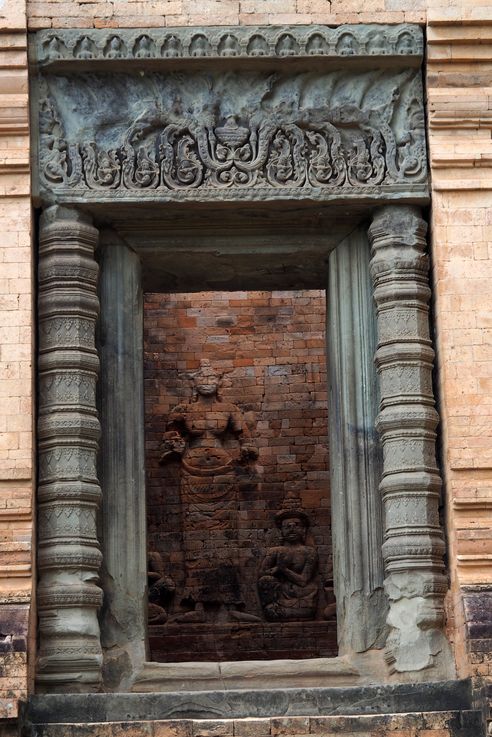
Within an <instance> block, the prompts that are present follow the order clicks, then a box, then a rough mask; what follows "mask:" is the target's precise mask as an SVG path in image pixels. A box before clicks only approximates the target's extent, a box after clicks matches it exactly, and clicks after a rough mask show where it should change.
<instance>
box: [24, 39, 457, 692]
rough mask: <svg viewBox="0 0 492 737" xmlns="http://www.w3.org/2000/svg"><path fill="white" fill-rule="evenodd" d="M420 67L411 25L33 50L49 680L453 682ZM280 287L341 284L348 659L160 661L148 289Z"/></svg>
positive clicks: (336, 525)
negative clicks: (148, 453)
mask: <svg viewBox="0 0 492 737" xmlns="http://www.w3.org/2000/svg"><path fill="white" fill-rule="evenodd" d="M422 53H423V39H422V33H421V30H420V29H419V28H417V27H415V26H408V25H403V26H391V27H390V26H354V27H341V28H336V29H334V28H328V27H317V28H312V27H309V28H303V27H298V28H293V29H285V28H283V29H273V28H270V29H261V28H256V29H254V28H249V27H248V28H243V29H239V30H238V29H229V30H227V29H225V28H217V29H206V30H203V29H202V30H201V31H198V30H197V29H181V30H179V29H177V30H176V32H173V33H172V34H171V35H169V33H168V32H167V31H164V30H162V31H161V30H158V31H157V30H155V31H154V30H150V29H149V30H147V31H144V30H142V29H139V30H128V31H124V32H122V33H121V34H120V33H119V32H118V33H115V32H113V31H106V30H103V29H101V30H95V31H93V30H90V31H89V30H87V31H86V30H84V31H75V30H74V31H67V33H66V34H65V33H64V32H58V31H57V33H56V35H54V34H53V33H52V32H50V31H46V32H42V33H40V34H37V35H36V38H35V41H34V44H33V53H32V58H33V60H34V62H35V63H36V64H37V65H38V71H39V75H38V77H37V78H35V81H34V82H33V91H32V97H31V99H32V105H33V115H34V119H35V120H36V121H37V123H38V128H39V140H38V142H37V143H38V151H37V153H38V157H37V161H36V171H35V175H34V183H35V186H34V189H35V191H36V192H37V197H38V199H37V204H39V206H40V207H42V208H44V210H45V211H44V213H43V215H42V219H41V226H40V255H39V262H40V263H39V324H40V328H39V395H40V411H39V428H38V437H39V459H40V460H39V490H38V504H39V515H38V526H39V535H38V540H39V543H38V547H39V555H38V566H39V577H40V580H39V586H38V600H37V603H38V612H39V629H40V647H39V653H38V663H37V679H38V687H39V688H40V689H44V690H55V691H56V690H67V691H70V690H91V689H92V690H97V689H100V688H101V687H103V688H105V689H107V690H129V689H134V690H136V691H139V690H157V691H158V690H172V689H173V688H176V687H177V688H182V687H183V684H184V683H185V684H186V687H187V688H192V689H200V688H204V687H209V688H210V687H212V688H214V687H215V688H223V687H224V684H226V685H227V686H228V687H241V685H244V679H245V678H246V677H247V678H248V683H249V684H250V685H258V686H261V687H262V688H264V687H269V686H270V685H271V679H272V678H273V677H275V679H276V681H275V683H276V685H277V686H279V687H281V686H284V685H291V684H292V683H293V682H295V684H296V685H299V684H300V683H301V682H302V683H303V684H307V685H322V684H323V683H326V681H327V680H328V681H329V682H330V683H332V684H333V683H338V684H340V683H341V684H348V683H362V682H367V681H368V680H370V681H371V682H374V681H395V680H396V681H398V680H400V681H405V680H407V681H408V680H410V681H416V680H428V678H429V672H432V674H433V677H434V678H439V677H442V676H443V675H445V674H448V673H449V672H451V671H452V665H451V660H450V653H449V648H448V643H447V641H446V638H445V635H444V632H443V621H444V608H443V600H444V596H445V593H446V591H447V580H446V577H445V573H444V564H443V552H444V543H443V536H442V531H441V528H440V522H439V503H440V484H441V482H440V477H439V472H438V469H437V466H436V459H435V438H436V435H435V429H436V426H437V421H438V418H437V414H436V411H435V408H434V400H433V389H432V366H433V355H434V354H433V350H432V345H431V341H430V337H429V324H428V303H429V299H430V289H429V284H428V266H429V265H428V258H427V255H426V253H425V251H426V224H425V220H424V219H423V216H422V215H423V213H422V210H421V208H422V206H425V205H426V204H427V203H428V201H429V200H428V197H429V192H428V182H427V165H426V155H425V126H424V114H423V98H422V79H421V72H420V69H419V66H420V63H421V60H422ZM96 246H97V248H96ZM272 289H275V290H291V289H295V290H299V289H318V290H319V289H321V290H326V292H327V295H328V310H327V325H326V335H327V344H328V346H329V353H330V361H329V362H328V369H329V381H328V384H329V414H330V421H329V444H330V452H331V456H332V459H333V458H335V459H336V463H334V462H332V463H331V464H330V476H331V506H332V522H333V530H332V533H333V535H332V537H333V574H334V589H335V593H336V600H337V637H338V646H339V655H338V657H335V658H326V657H318V658H307V659H304V660H294V661H292V659H290V660H289V659H278V658H273V659H268V660H264V661H255V662H254V663H253V666H251V665H250V663H251V661H234V660H231V661H229V660H227V661H221V662H219V661H215V660H214V661H203V662H194V661H189V662H173V663H164V662H162V663H159V662H150V661H149V651H148V637H147V634H148V633H147V584H148V556H147V534H146V528H147V525H146V480H145V432H144V429H145V416H144V373H143V371H144V368H143V360H142V357H143V294H144V293H162V292H165V293H179V292H199V291H203V290H206V291H217V290H219V291H221V292H233V291H236V290H255V291H257V290H272ZM96 323H97V334H96ZM202 368H203V372H202V373H205V367H202ZM213 368H214V367H213V366H212V367H211V366H208V368H207V371H208V376H209V378H210V375H211V371H212V370H213ZM98 373H99V380H98V382H97V393H96V379H97V376H98ZM196 388H197V390H198V385H196ZM238 402H239V400H238V399H234V401H233V404H234V405H235V406H237V405H238ZM175 406H177V405H175ZM171 413H172V412H171ZM176 414H177V415H179V413H178V412H177V413H176ZM232 414H234V412H232ZM99 421H100V426H99ZM217 421H219V420H218V419H217ZM233 424H234V423H233ZM183 425H186V422H185V420H183V419H182V418H181V419H180V418H179V417H177V418H176V427H175V428H172V427H169V428H167V430H168V431H169V432H176V433H177V436H176V435H175V436H174V441H173V440H172V438H168V440H169V447H168V450H169V452H171V453H174V454H175V456H179V457H180V458H181V460H180V463H181V465H182V468H184V463H185V462H186V463H187V464H188V466H190V465H191V466H192V468H194V469H195V470H196V463H195V465H193V464H190V463H189V461H190V458H189V456H188V455H187V453H188V452H189V450H190V448H189V447H186V448H185V447H184V446H185V445H186V443H183V440H186V438H183V437H181V441H180V439H179V438H180V428H181V430H182V429H183ZM239 425H240V422H239V419H238V420H237V422H236V424H235V427H236V429H238V428H239ZM99 427H101V437H100V439H99ZM244 427H246V424H245V425H244ZM243 432H244V430H243ZM236 434H237V436H238V437H236V440H235V442H239V434H240V433H239V432H237V433H236ZM180 442H181V446H182V450H181V451H180ZM245 445H247V444H245ZM195 449H196V446H195ZM192 450H193V449H192ZM209 450H210V447H209ZM381 451H382V452H381ZM245 454H246V455H249V456H250V457H252V451H251V449H249V450H248V449H247V448H245ZM212 455H213V454H212ZM216 456H217V453H216V454H215V457H216ZM222 457H224V454H222ZM195 461H196V458H195ZM175 462H176V463H177V462H178V461H177V459H176V460H175ZM219 466H220V464H219ZM185 470H186V469H185ZM216 470H217V469H216V468H215V469H214V472H215V471H216ZM187 473H189V471H187ZM190 475H191V476H196V474H190ZM224 476H227V473H224ZM188 481H190V480H189V479H188ZM180 483H181V481H180ZM224 483H228V482H227V481H226V480H225V481H224ZM193 484H194V482H193V483H191V482H190V483H189V484H188V487H189V489H191V491H192V492H193V494H194V495H195V496H196V493H197V487H196V485H195V486H194V485H193ZM190 494H191V492H190ZM193 494H191V496H193ZM281 511H282V510H277V512H279V513H281ZM284 511H285V510H284ZM298 512H299V510H298ZM303 514H305V512H304V511H303ZM291 517H292V515H291ZM297 519H298V521H299V519H302V515H301V517H300V515H299V513H298V514H297ZM383 519H384V524H383ZM229 531H231V530H229ZM233 532H234V535H235V534H236V532H238V528H237V527H234V530H233ZM190 540H191V538H190ZM273 568H275V566H273ZM268 575H270V576H271V577H273V578H275V574H272V573H271V572H270V573H268V572H267V571H265V576H268ZM265 590H266V592H267V593H268V589H267V588H266V587H265ZM305 593H306V597H304V598H308V596H307V594H308V593H309V592H305ZM238 598H240V597H238ZM188 599H190V597H188ZM196 600H197V597H196V596H195V599H194V601H195V604H194V605H192V606H190V609H189V611H188V612H187V613H188V614H189V615H190V617H191V618H192V617H193V616H197V617H199V616H200V611H199V610H200V607H197V606H196ZM232 603H234V602H232ZM275 603H276V604H278V603H279V599H278V597H277V599H275V598H274V599H273V601H272V602H270V604H275ZM239 605H241V606H239ZM282 606H283V604H282ZM305 609H309V607H307V606H306V607H305ZM234 611H236V612H237V613H238V614H239V615H241V613H244V608H243V607H242V602H240V601H238V602H237V606H236V608H235V609H234ZM197 612H198V614H197ZM185 614H186V612H185ZM188 624H190V621H189V620H188ZM101 684H103V685H102V686H101Z"/></svg>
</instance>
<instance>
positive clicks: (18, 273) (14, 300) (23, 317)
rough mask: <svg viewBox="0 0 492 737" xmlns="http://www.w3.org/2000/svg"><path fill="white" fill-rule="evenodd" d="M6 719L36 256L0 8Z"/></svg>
mask: <svg viewBox="0 0 492 737" xmlns="http://www.w3.org/2000/svg"><path fill="white" fill-rule="evenodd" d="M0 27H1V28H2V31H3V33H2V34H1V35H0V229H1V233H2V236H1V238H0V633H1V634H0V720H1V719H2V718H10V717H15V716H16V714H17V699H18V697H19V696H22V695H24V694H26V693H27V689H28V671H27V648H28V630H29V602H30V598H31V586H32V579H31V555H32V552H31V531H32V522H31V520H32V493H33V491H32V473H33V463H32V452H33V434H32V427H33V397H32V366H33V358H32V350H33V309H32V276H31V274H32V260H31V259H32V256H31V204H30V181H29V136H28V77H27V53H26V40H27V39H26V33H25V27H26V13H25V4H24V3H22V2H9V1H7V2H6V3H3V4H2V7H1V8H0Z"/></svg>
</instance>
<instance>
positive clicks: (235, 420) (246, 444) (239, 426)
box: [230, 405, 258, 460]
mask: <svg viewBox="0 0 492 737" xmlns="http://www.w3.org/2000/svg"><path fill="white" fill-rule="evenodd" d="M230 426H231V429H232V431H233V432H234V433H235V434H236V435H237V436H238V440H239V444H240V446H241V458H242V459H243V460H248V459H250V458H252V459H256V458H258V448H257V447H256V444H255V442H254V441H253V438H252V437H251V432H250V429H249V427H248V425H247V423H246V420H245V418H244V415H243V413H242V412H241V410H240V409H239V407H236V406H235V405H233V409H232V411H231V416H230Z"/></svg>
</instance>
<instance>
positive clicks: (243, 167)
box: [40, 77, 426, 194]
mask: <svg viewBox="0 0 492 737" xmlns="http://www.w3.org/2000/svg"><path fill="white" fill-rule="evenodd" d="M411 84H412V86H413V95H412V97H411V101H410V103H407V106H406V107H407V109H406V111H405V112H406V117H407V118H408V123H409V125H408V133H407V134H406V135H405V136H403V137H401V136H400V138H399V139H397V137H396V136H395V133H394V131H393V130H392V128H391V126H390V124H389V122H388V121H390V120H391V118H392V115H393V108H394V107H395V104H396V101H397V99H398V92H396V91H395V94H394V96H393V99H392V100H391V102H390V103H389V106H388V105H382V106H381V107H380V108H378V107H373V108H372V109H369V110H363V109H362V108H361V107H358V106H356V105H353V104H346V105H340V106H335V107H333V108H328V107H319V108H311V109H309V108H308V109H300V110H298V111H294V112H292V111H289V113H288V114H285V115H282V114H281V112H278V111H275V112H273V113H272V114H270V115H265V116H264V117H263V118H262V119H261V120H258V116H257V115H252V116H251V118H250V119H249V120H247V119H244V116H240V115H230V116H227V117H226V118H225V119H224V118H222V119H220V118H219V119H218V120H216V121H215V124H213V123H209V124H207V123H204V122H203V120H198V119H196V118H188V117H185V116H179V117H176V116H173V115H172V113H169V114H168V115H167V116H166V115H160V116H158V117H157V118H156V117H155V116H151V115H147V116H146V115H143V116H141V117H140V118H139V119H138V120H137V121H136V122H135V123H134V124H132V125H131V126H130V127H129V128H128V129H127V131H126V133H125V134H124V135H123V136H120V139H119V141H118V140H117V139H116V140H115V145H114V147H112V148H106V147H104V146H100V145H98V144H97V143H96V142H95V141H94V140H85V141H82V142H80V143H79V142H77V143H76V142H73V141H70V140H68V138H67V137H66V136H65V132H64V128H63V125H62V123H61V120H60V116H59V115H58V113H57V110H56V108H55V104H54V101H53V100H52V99H51V98H50V97H49V96H47V97H46V98H45V100H44V101H43V103H42V105H41V115H40V132H41V157H40V159H41V160H40V175H41V179H42V182H43V183H44V186H45V187H46V188H48V189H49V190H54V191H62V190H63V191H72V192H73V191H76V190H87V189H89V190H96V191H100V192H102V191H104V190H106V191H108V193H110V192H111V193H113V194H114V193H115V192H116V191H131V190H148V191H149V192H150V191H152V190H161V191H162V190H167V191H169V192H174V193H185V192H187V191H188V192H193V191H196V190H200V191H205V192H210V191H212V190H225V189H242V188H251V187H255V188H257V189H262V190H304V191H306V190H312V189H322V190H335V191H340V190H344V189H347V190H354V189H355V190H357V189H361V188H366V187H378V186H384V185H392V184H404V185H409V184H413V183H420V182H423V181H425V177H426V156H425V134H424V121H423V114H422V108H421V105H420V103H419V96H420V92H421V90H420V82H419V80H418V78H417V77H414V79H413V80H412V83H411ZM388 108H390V109H388Z"/></svg>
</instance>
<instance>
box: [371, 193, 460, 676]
mask: <svg viewBox="0 0 492 737" xmlns="http://www.w3.org/2000/svg"><path fill="white" fill-rule="evenodd" d="M426 232H427V224H426V223H425V221H424V220H423V219H422V217H421V215H420V211H419V209H418V208H416V207H411V206H387V207H383V208H381V209H380V210H378V211H377V212H376V213H375V216H374V219H373V222H372V224H371V226H370V228H369V238H370V242H371V245H372V259H371V274H372V279H373V284H374V298H375V301H376V310H377V327H378V347H377V351H376V356H375V361H376V367H377V371H378V374H379V380H380V393H381V404H380V413H379V415H378V418H377V429H378V431H379V433H380V436H381V441H382V445H383V475H382V481H381V484H380V492H381V494H382V499H383V506H384V514H385V535H384V543H383V559H384V565H385V589H386V593H387V595H388V598H389V602H390V609H389V613H388V618H387V623H388V625H389V627H390V634H389V637H388V641H387V648H386V660H387V662H388V664H389V666H390V669H391V670H392V671H393V672H395V671H396V672H400V673H404V672H412V677H413V678H415V672H416V671H420V670H422V669H424V668H429V667H430V666H436V667H438V668H439V670H440V671H441V673H440V674H441V675H445V674H446V672H447V670H448V668H451V667H452V666H451V659H450V654H449V647H448V645H447V641H446V639H445V637H444V634H443V632H442V627H443V623H444V606H443V599H444V595H445V592H446V590H447V579H446V576H445V573H444V563H443V554H444V550H445V546H444V539H443V533H442V530H441V527H440V521H439V500H440V491H441V478H440V475H439V470H438V468H437V463H436V454H435V442H436V427H437V424H438V420H439V417H438V414H437V411H436V409H435V406H434V405H435V403H434V395H433V388H432V369H433V361H434V351H433V349H432V344H431V339H430V333H429V299H430V294H431V292H430V288H429V278H428V272H429V260H428V256H427V255H426V253H425V251H426Z"/></svg>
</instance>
